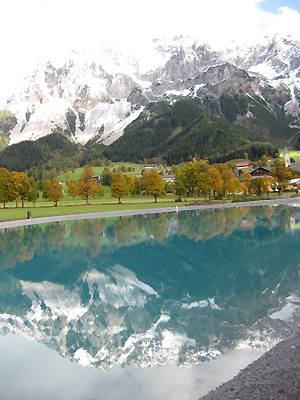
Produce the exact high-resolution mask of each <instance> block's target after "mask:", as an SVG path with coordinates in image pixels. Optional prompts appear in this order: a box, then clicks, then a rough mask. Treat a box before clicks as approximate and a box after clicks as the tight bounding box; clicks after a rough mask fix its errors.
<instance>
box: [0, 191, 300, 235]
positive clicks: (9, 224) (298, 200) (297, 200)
mask: <svg viewBox="0 0 300 400" xmlns="http://www.w3.org/2000/svg"><path fill="white" fill-rule="evenodd" d="M279 204H293V205H295V206H299V207H300V197H287V198H283V199H274V200H259V201H247V202H240V203H239V202H237V203H224V204H220V203H218V204H209V205H208V204H205V205H189V206H174V207H162V208H145V209H139V210H122V211H100V212H94V213H84V214H69V215H58V216H54V217H42V218H31V219H20V220H16V221H6V222H0V230H1V229H7V228H14V227H18V226H28V225H37V224H47V223H51V222H64V221H73V220H82V219H96V218H110V217H122V216H131V215H142V214H159V213H169V212H177V213H178V212H180V211H191V210H208V209H219V208H230V207H247V206H252V207H254V206H266V205H279Z"/></svg>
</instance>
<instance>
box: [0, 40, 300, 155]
mask: <svg viewBox="0 0 300 400" xmlns="http://www.w3.org/2000/svg"><path fill="white" fill-rule="evenodd" d="M139 51H140V54H139V55H136V54H135V55H133V54H129V53H126V52H125V51H124V50H122V49H118V48H117V47H109V48H108V47H104V46H103V47H101V48H98V49H95V50H94V53H92V52H89V51H87V50H86V51H84V50H82V51H75V50H73V51H71V52H70V53H69V54H67V55H66V58H65V61H64V62H62V63H60V64H58V63H54V62H53V61H51V60H49V61H47V62H45V63H40V64H39V65H38V66H37V68H36V70H35V71H33V73H32V75H30V76H28V77H26V78H25V79H24V80H23V81H22V82H20V84H19V85H18V86H17V89H16V90H15V91H14V93H13V94H12V95H11V96H10V97H9V98H8V99H2V100H1V106H0V108H1V109H2V111H1V114H0V132H1V140H0V146H1V147H2V148H3V147H5V146H6V145H7V144H8V143H9V144H10V145H11V144H14V143H18V142H20V141H24V140H36V139H38V138H40V137H42V136H45V135H48V134H50V133H52V132H56V131H63V132H65V133H66V134H67V135H69V136H70V138H72V139H73V140H74V141H75V142H78V143H80V144H82V145H87V144H88V145H91V144H92V145H94V144H96V143H98V144H100V143H101V144H103V145H105V146H109V145H110V144H112V143H113V142H115V141H116V140H117V139H118V138H120V137H121V136H122V135H123V134H124V131H125V132H126V129H125V128H126V127H128V126H129V127H130V126H132V123H133V122H134V121H135V123H136V121H142V122H143V121H149V120H150V119H152V118H153V116H155V117H157V112H155V104H156V105H157V104H160V102H162V101H163V102H164V104H167V105H168V106H169V107H171V106H172V105H174V103H176V102H177V101H178V100H180V99H181V100H182V99H185V100H186V99H189V100H192V101H193V102H194V104H197V106H198V107H199V108H201V109H202V110H203V111H205V112H208V113H210V115H211V116H213V117H214V118H217V119H218V120H219V121H223V122H224V123H229V124H231V125H233V126H235V127H237V128H238V130H240V129H242V130H243V131H244V132H247V133H251V134H252V135H253V134H254V135H256V138H258V140H261V141H267V142H270V143H272V144H273V145H275V146H278V147H282V146H284V145H290V144H291V145H293V144H295V143H296V145H297V144H299V141H298V139H299V137H300V135H299V132H300V43H299V42H298V41H296V40H293V39H292V38H286V39H283V38H279V37H273V38H264V40H263V41H262V42H261V43H258V44H251V45H242V44H237V42H236V43H230V45H229V46H228V47H227V48H224V49H223V50H222V51H221V50H214V49H213V48H211V47H210V46H209V45H208V44H204V43H201V42H199V41H191V40H190V39H189V40H187V39H186V38H183V37H177V38H174V39H173V40H172V41H171V42H165V41H163V40H159V39H157V40H153V41H152V48H149V49H148V48H144V49H139V50H137V54H138V52H139ZM159 111H160V113H161V112H163V110H162V109H161V107H159ZM169 111H170V109H169V108H168V110H167V112H169ZM206 116H207V115H206ZM210 123H213V124H214V122H213V121H211V122H210ZM176 128H177V131H175V135H177V134H178V133H179V134H180V129H181V128H182V123H181V122H180V121H179V125H178V126H173V129H172V130H171V132H170V135H169V136H171V135H172V134H173V136H174V130H175V129H176ZM124 136H125V135H124ZM173 136H172V137H173ZM206 155H207V154H204V156H206Z"/></svg>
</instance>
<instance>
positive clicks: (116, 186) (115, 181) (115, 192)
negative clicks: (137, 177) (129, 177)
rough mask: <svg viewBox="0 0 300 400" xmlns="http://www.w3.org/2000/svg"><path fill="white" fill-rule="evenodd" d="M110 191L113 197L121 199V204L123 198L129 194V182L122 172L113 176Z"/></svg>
mask: <svg viewBox="0 0 300 400" xmlns="http://www.w3.org/2000/svg"><path fill="white" fill-rule="evenodd" d="M110 190H111V197H117V198H118V199H119V204H120V203H121V198H122V197H125V196H126V195H127V194H128V185H127V181H126V178H125V176H124V175H123V174H122V173H121V172H119V173H118V174H113V175H112V178H111V186H110Z"/></svg>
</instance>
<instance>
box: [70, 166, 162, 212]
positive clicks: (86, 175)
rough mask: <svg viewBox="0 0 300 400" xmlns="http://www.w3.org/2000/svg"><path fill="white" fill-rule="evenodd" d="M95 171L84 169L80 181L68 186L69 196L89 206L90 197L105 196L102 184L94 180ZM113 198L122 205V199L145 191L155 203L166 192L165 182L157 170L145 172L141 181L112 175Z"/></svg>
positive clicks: (126, 176)
mask: <svg viewBox="0 0 300 400" xmlns="http://www.w3.org/2000/svg"><path fill="white" fill-rule="evenodd" d="M93 175H94V171H93V169H92V168H91V167H90V166H89V165H85V166H84V167H83V172H82V176H81V178H80V179H79V181H71V182H70V183H69V186H68V194H69V195H71V196H73V198H74V197H75V196H80V197H82V198H85V199H86V204H88V198H89V196H96V195H99V196H103V195H104V189H103V186H102V185H101V183H99V184H97V183H96V182H95V180H94V178H93ZM110 189H111V196H112V197H116V198H118V200H119V203H121V198H122V197H125V196H127V195H128V194H131V195H133V196H134V195H135V194H139V193H140V192H141V190H145V191H146V193H147V194H149V195H150V196H154V199H155V202H156V201H157V197H161V196H162V195H163V192H164V190H165V185H164V182H163V180H162V178H161V176H160V175H159V173H158V172H157V171H156V170H154V169H153V170H151V171H150V172H145V173H144V174H143V176H142V177H141V180H139V179H138V178H137V177H136V176H134V175H131V176H128V175H124V174H123V173H122V172H119V173H115V174H112V176H111V180H110Z"/></svg>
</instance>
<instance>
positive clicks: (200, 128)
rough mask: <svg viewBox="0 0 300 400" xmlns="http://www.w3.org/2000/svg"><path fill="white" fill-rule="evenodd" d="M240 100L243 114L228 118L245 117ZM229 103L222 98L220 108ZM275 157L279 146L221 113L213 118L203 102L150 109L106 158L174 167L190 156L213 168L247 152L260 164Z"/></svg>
mask: <svg viewBox="0 0 300 400" xmlns="http://www.w3.org/2000/svg"><path fill="white" fill-rule="evenodd" d="M237 100H238V101H237V102H236V103H235V104H236V107H240V108H239V110H236V111H234V112H233V113H232V114H230V113H229V107H227V111H226V113H227V115H228V116H229V119H235V117H236V115H235V113H236V112H238V113H241V112H242V113H245V110H246V104H245V100H243V99H242V98H237ZM226 104H228V99H227V98H224V101H223V103H222V104H221V107H222V108H225V107H226ZM239 104H240V105H239ZM276 152H278V150H277V149H276V147H275V146H273V145H271V144H270V143H265V142H264V141H263V140H262V139H261V137H259V136H258V135H254V134H250V133H249V132H248V131H247V130H246V129H244V128H243V127H241V126H238V125H233V124H232V123H230V122H229V121H227V120H226V119H224V118H223V117H222V116H220V115H218V114H217V113H215V114H212V113H211V112H210V111H208V110H207V109H205V108H204V107H203V106H202V103H201V102H200V100H199V99H188V100H186V99H185V100H180V101H177V102H176V103H175V104H173V105H172V106H170V105H168V104H167V103H166V102H160V103H155V104H150V105H149V106H148V107H147V109H146V110H145V111H144V112H143V113H141V115H140V117H139V118H138V119H137V120H136V121H134V122H133V123H132V124H130V125H129V126H128V127H127V128H126V129H125V132H124V135H123V136H122V137H120V138H119V139H118V140H117V141H115V142H114V143H113V144H111V145H110V146H109V147H103V153H104V155H105V156H106V157H107V158H109V159H112V160H115V161H118V160H122V159H123V160H132V161H134V160H140V159H144V158H147V159H149V158H150V159H151V158H155V157H159V158H161V159H163V160H166V161H167V162H168V163H170V164H172V163H178V162H181V161H186V160H188V159H190V158H192V157H195V158H197V159H208V160H209V162H211V163H214V162H225V161H228V160H230V159H232V158H238V157H243V156H244V153H248V156H249V158H250V159H257V158H260V157H261V156H262V155H263V154H266V155H270V156H274V155H275V153H276Z"/></svg>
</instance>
